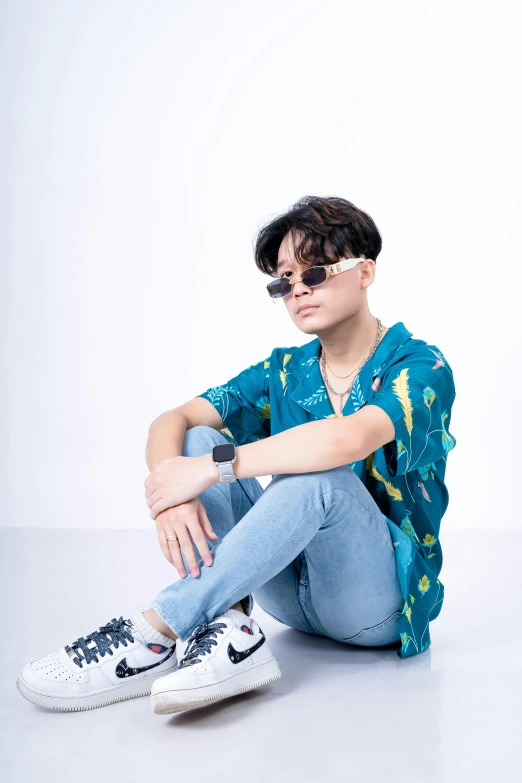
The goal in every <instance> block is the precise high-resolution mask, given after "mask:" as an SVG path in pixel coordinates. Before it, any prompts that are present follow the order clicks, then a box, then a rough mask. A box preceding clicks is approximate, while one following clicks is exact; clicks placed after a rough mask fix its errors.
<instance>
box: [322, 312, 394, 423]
mask: <svg viewBox="0 0 522 783" xmlns="http://www.w3.org/2000/svg"><path fill="white" fill-rule="evenodd" d="M376 320H377V324H378V327H377V336H376V337H375V340H374V343H373V345H372V347H371V349H370V352H369V354H368V355H367V357H366V359H364V361H363V362H362V363H361V364H360V365H359V368H356V369H358V372H357V375H356V376H355V378H354V379H353V381H352V382H351V384H350V386H349V388H348V389H347V390H346V391H344V392H338V391H335V389H333V388H332V384H331V383H330V381H329V380H328V376H327V374H326V366H325V365H327V366H328V369H329V370H330V372H332V370H331V368H330V365H329V364H328V362H327V361H326V355H325V352H324V350H323V347H322V346H321V358H320V362H321V364H320V369H321V375H322V376H323V381H324V383H325V386H326V387H327V388H328V389H329V390H330V391H331V392H332V394H336V395H337V396H338V397H340V398H341V399H340V407H339V413H336V414H335V415H336V416H337V417H341V416H342V415H343V397H344V395H345V394H350V393H351V391H352V389H353V385H354V383H355V381H356V380H357V378H358V377H359V374H360V371H361V369H362V368H363V367H364V365H365V364H366V362H367V361H368V360H369V359H371V358H372V356H373V354H374V353H375V351H376V350H377V346H378V344H379V340H380V336H381V332H382V323H381V320H380V318H376ZM352 372H354V371H353V370H352ZM333 374H334V375H335V373H333ZM351 374H352V373H349V374H348V375H336V378H348V376H349V375H351Z"/></svg>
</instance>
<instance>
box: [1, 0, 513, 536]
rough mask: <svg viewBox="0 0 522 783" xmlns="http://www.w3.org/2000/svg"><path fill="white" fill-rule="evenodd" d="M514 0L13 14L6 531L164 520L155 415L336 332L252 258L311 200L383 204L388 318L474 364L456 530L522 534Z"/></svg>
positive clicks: (465, 367)
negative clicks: (274, 296)
mask: <svg viewBox="0 0 522 783" xmlns="http://www.w3.org/2000/svg"><path fill="white" fill-rule="evenodd" d="M515 8H516V4H515V2H511V3H510V2H504V1H503V0H500V2H498V1H497V2H494V3H493V2H490V3H480V2H479V3H477V2H471V0H469V1H468V2H463V1H462V0H442V1H441V0H439V1H438V2H429V3H419V2H415V1H414V0H411V1H407V2H401V1H400V0H399V1H398V2H395V3H390V2H387V1H386V0H380V1H379V2H367V3H356V2H346V0H339V1H338V2H332V1H329V0H321V2H312V1H311V0H300V2H281V0H277V2H274V0H263V2H262V3H255V4H254V3H246V2H238V1H237V0H236V1H232V0H220V1H219V2H212V0H205V1H203V0H202V1H200V2H175V1H174V0H171V2H167V1H166V0H163V1H162V0H147V1H146V2H145V1H143V2H129V1H128V0H127V1H126V2H124V1H123V0H121V1H120V2H116V1H115V0H103V2H102V1H96V0H91V2H86V1H84V2H78V1H77V0H63V1H62V2H58V1H57V0H46V2H40V0H12V1H11V2H5V0H4V2H3V3H2V5H1V11H0V13H1V25H0V36H1V40H0V90H1V107H2V112H1V127H0V133H1V139H0V141H1V144H0V164H1V171H2V174H1V179H0V188H1V191H0V193H1V207H2V209H1V221H2V225H1V233H0V254H1V265H2V268H1V273H2V274H1V294H0V296H1V299H0V317H1V341H2V342H1V356H2V384H1V388H0V397H1V398H0V403H1V406H0V409H1V411H2V419H1V432H0V435H1V444H2V447H1V458H2V472H1V487H0V490H1V491H0V504H1V509H0V510H1V514H0V520H1V523H2V525H11V526H13V525H14V526H39V527H40V526H41V527H82V528H107V527H114V528H141V527H143V528H147V527H150V526H151V525H153V524H154V523H153V522H152V520H151V519H150V516H149V510H148V507H147V505H146V502H145V498H144V487H143V482H144V480H145V478H146V476H147V475H148V469H147V466H146V463H145V442H146V438H147V431H148V426H149V424H150V423H151V421H152V420H153V419H154V418H155V417H156V416H158V415H159V413H161V412H162V411H163V410H167V409H169V408H173V407H175V406H176V405H179V404H181V403H183V402H185V401H186V400H188V399H190V398H192V397H194V396H195V395H196V394H199V393H200V392H201V391H203V390H205V389H206V388H207V387H208V386H211V385H216V384H219V383H222V382H223V381H225V380H227V379H228V378H229V377H231V376H232V375H234V374H236V373H237V372H239V371H240V370H241V369H243V368H244V367H246V366H248V365H250V364H252V363H254V362H256V361H259V360H260V359H262V358H265V357H266V356H267V355H268V354H269V353H270V351H271V349H272V348H273V347H274V346H275V345H289V346H291V345H296V344H301V343H304V342H307V341H308V340H309V339H311V337H310V336H308V335H306V334H304V333H302V332H300V331H299V330H298V329H297V328H296V327H295V326H294V325H293V324H292V322H291V321H290V319H289V317H288V316H287V314H286V311H285V308H284V305H283V304H282V303H278V306H275V305H273V304H272V302H271V300H270V298H269V296H268V294H267V292H266V288H265V286H266V283H267V282H268V278H266V277H265V276H264V275H262V274H261V273H260V272H259V271H258V270H257V269H256V267H255V265H254V261H253V253H252V245H253V242H254V239H255V236H256V232H257V231H258V229H259V228H260V226H261V225H262V224H263V223H265V222H266V221H267V220H268V219H270V218H271V217H273V216H275V215H276V214H278V213H280V212H282V211H284V210H286V209H287V208H288V207H289V206H290V205H291V204H293V203H294V201H296V200H297V199H298V198H299V197H301V196H303V195H306V194H313V195H322V196H327V195H337V196H342V197H344V198H347V199H349V200H351V201H353V202H355V204H357V205H358V206H359V207H361V208H362V209H364V210H366V211H367V212H369V213H370V214H371V215H372V217H373V218H374V220H375V221H376V223H377V225H378V227H379V229H380V231H381V233H382V236H383V247H384V249H383V252H382V254H381V255H380V256H379V258H378V260H377V277H376V280H375V283H374V285H373V286H372V287H371V289H370V290H369V304H370V310H371V311H372V313H373V314H374V315H377V316H379V317H380V318H381V319H382V321H383V323H384V324H385V325H387V326H391V325H392V324H393V323H395V322H396V321H399V320H402V321H404V323H405V325H406V326H407V328H408V329H410V331H412V332H413V335H414V337H419V338H422V339H425V340H427V341H428V342H433V343H435V344H436V345H438V346H439V347H440V348H441V350H442V351H443V352H444V353H445V354H446V356H447V358H448V360H449V362H450V363H451V365H452V367H453V370H454V373H455V382H456V389H457V398H456V402H455V405H454V407H453V415H452V423H451V427H450V431H451V432H452V434H453V435H454V436H455V437H456V439H457V446H456V448H455V450H454V451H453V452H451V455H450V457H449V461H448V468H447V474H446V477H447V484H448V488H449V492H450V504H449V508H448V511H447V514H446V516H445V518H444V520H443V526H446V527H456V528H458V527H466V528H470V529H471V528H480V527H485V528H487V527H519V526H520V525H521V516H520V514H518V513H517V510H518V504H517V503H516V501H517V500H518V497H517V496H518V490H517V487H518V479H517V474H518V468H517V459H516V453H515V447H516V444H517V443H519V441H520V412H519V405H518V397H519V394H518V388H517V387H518V379H519V377H520V370H519V366H518V365H519V360H520V356H521V338H520V332H521V330H520V325H519V318H518V315H517V313H519V312H520V311H519V299H520V295H519V291H518V283H519V281H520V277H521V275H520V262H521V258H520V250H519V237H518V233H519V222H520V208H521V192H520V186H519V183H520V176H521V160H520V153H519V149H520V138H521V135H522V134H521V127H520V117H519V98H518V95H519V74H520V68H521V65H522V63H521V62H520V55H519V54H518V53H517V52H518V51H519V50H520V47H519V40H518V35H517V29H518V23H517V20H516V19H515ZM279 304H281V306H279ZM216 320H217V321H218V322H219V324H220V328H219V329H217V328H216ZM227 336H228V337H229V338H230V339H229V340H228V341H227V340H226V339H225V338H226V337H227ZM513 392H514V394H513ZM269 480H270V477H268V478H265V479H261V483H262V484H263V485H264V486H265V485H266V483H267V482H268V481H269Z"/></svg>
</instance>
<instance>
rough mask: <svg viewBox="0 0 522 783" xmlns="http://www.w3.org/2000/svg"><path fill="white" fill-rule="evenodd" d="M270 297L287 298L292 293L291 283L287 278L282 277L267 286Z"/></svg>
mask: <svg viewBox="0 0 522 783" xmlns="http://www.w3.org/2000/svg"><path fill="white" fill-rule="evenodd" d="M267 289H268V293H269V294H270V296H275V297H278V296H286V295H287V294H289V293H290V290H291V288H290V283H289V281H288V280H287V278H286V277H280V278H278V279H277V280H273V281H272V282H271V283H269V284H268V285H267Z"/></svg>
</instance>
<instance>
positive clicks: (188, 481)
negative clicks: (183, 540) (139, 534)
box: [144, 453, 219, 519]
mask: <svg viewBox="0 0 522 783" xmlns="http://www.w3.org/2000/svg"><path fill="white" fill-rule="evenodd" d="M218 480H219V473H218V470H217V468H216V466H215V464H214V463H213V461H212V454H211V453H209V454H203V455H200V456H197V457H169V458H168V459H163V460H161V462H158V464H157V465H155V466H154V468H153V470H152V472H151V473H150V475H149V476H148V477H147V478H146V479H145V482H144V484H145V497H146V498H147V505H148V507H149V508H150V516H151V517H152V519H156V517H157V515H158V514H159V512H160V511H164V510H165V509H167V508H170V506H178V505H180V504H181V503H185V502H186V501H187V500H192V499H193V498H195V497H197V496H198V495H201V493H202V492H204V491H205V490H206V489H208V488H209V487H211V486H212V484H214V483H215V482H216V481H218Z"/></svg>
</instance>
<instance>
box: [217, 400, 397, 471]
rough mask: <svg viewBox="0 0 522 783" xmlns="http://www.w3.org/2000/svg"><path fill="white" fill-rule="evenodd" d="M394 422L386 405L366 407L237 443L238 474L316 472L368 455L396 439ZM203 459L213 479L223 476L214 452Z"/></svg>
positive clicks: (236, 462)
mask: <svg viewBox="0 0 522 783" xmlns="http://www.w3.org/2000/svg"><path fill="white" fill-rule="evenodd" d="M394 432H395V430H394V426H393V423H392V421H391V419H390V417H389V416H388V414H387V413H385V412H384V411H383V410H382V409H381V408H377V407H376V406H367V407H364V408H361V410H359V411H356V412H355V413H352V414H351V415H350V416H343V417H334V418H330V419H322V420H318V421H310V422H307V423H306V424H300V425H299V426H297V427H292V428H291V429H289V430H285V431H284V432H280V433H278V434H277V435H272V436H271V437H269V438H264V439H263V440H259V441H256V442H255V443H247V444H244V445H243V446H237V447H236V461H235V463H234V473H235V475H236V477H237V478H239V479H242V478H251V477H254V476H267V475H271V474H274V475H275V474H276V473H314V472H315V471H318V470H329V469H330V468H336V467H338V466H339V465H346V464H348V463H350V462H357V461H358V460H361V459H364V458H365V457H367V456H368V455H369V454H371V453H372V451H374V450H375V449H378V448H379V447H380V446H382V445H383V444H384V443H388V442H389V441H390V440H393V438H394ZM202 463H203V464H204V466H205V470H206V471H207V475H208V480H209V482H210V484H209V486H211V484H214V483H216V482H218V481H219V472H218V470H217V468H216V466H215V465H214V463H213V461H212V454H210V453H209V454H205V455H203V457H202Z"/></svg>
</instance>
